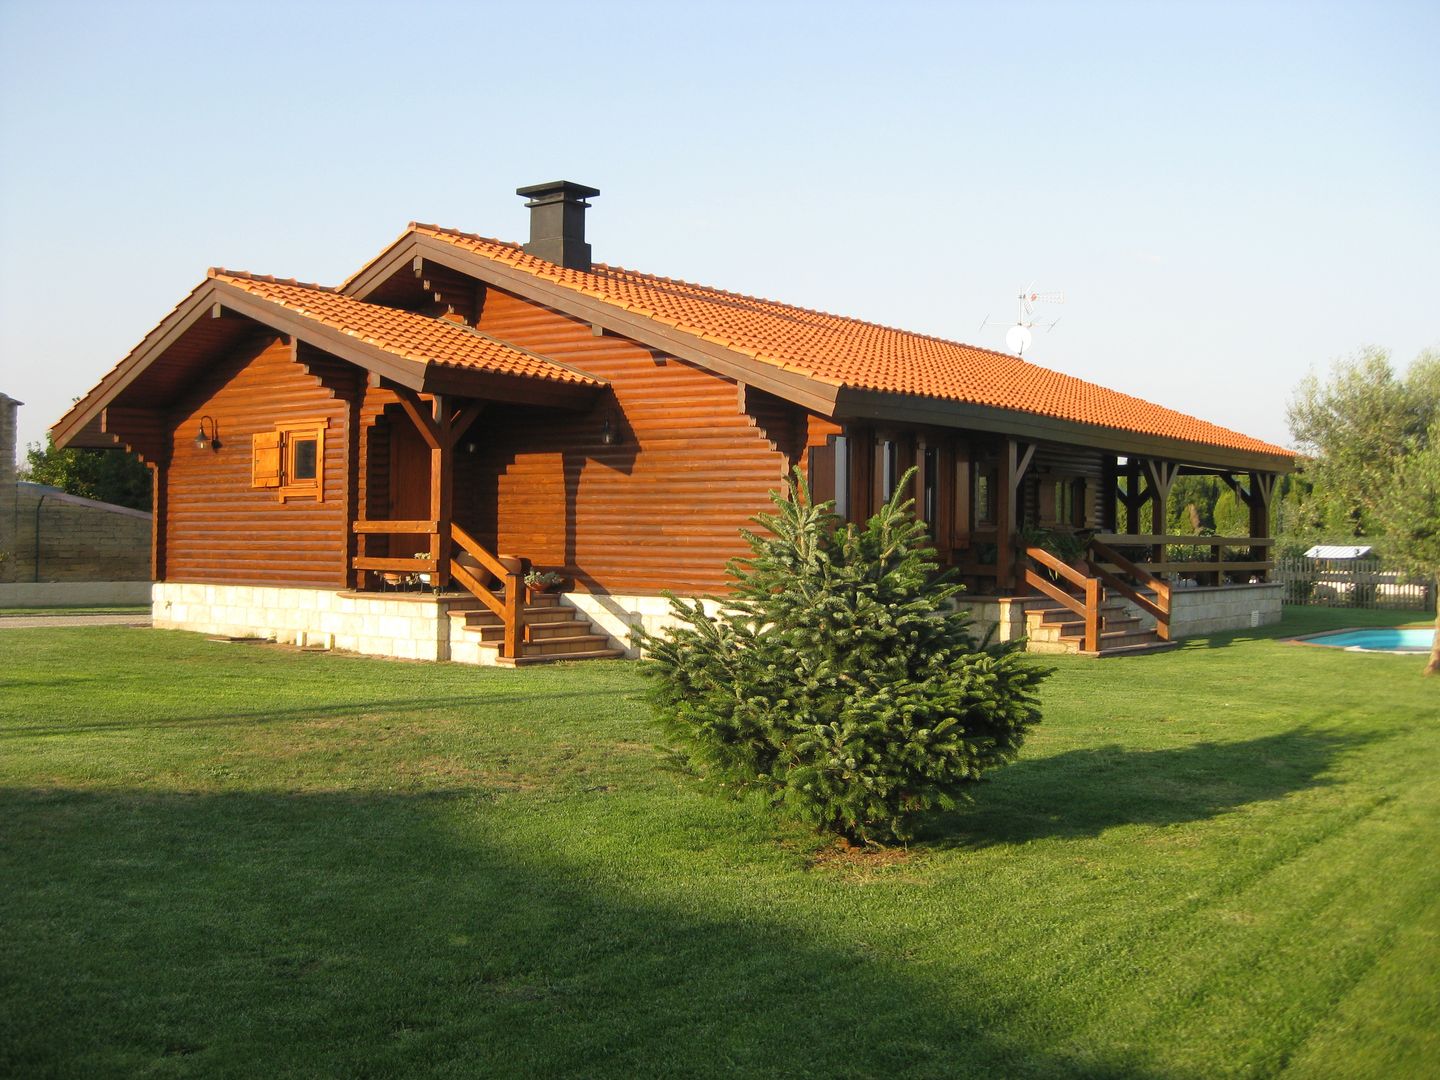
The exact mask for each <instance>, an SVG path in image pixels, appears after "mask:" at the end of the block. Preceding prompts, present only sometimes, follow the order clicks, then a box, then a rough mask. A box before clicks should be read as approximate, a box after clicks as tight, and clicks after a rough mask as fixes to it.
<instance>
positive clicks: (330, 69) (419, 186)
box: [0, 0, 1440, 443]
mask: <svg viewBox="0 0 1440 1080" xmlns="http://www.w3.org/2000/svg"><path fill="white" fill-rule="evenodd" d="M1437 40H1440V5H1437V4H1435V3H1433V2H1431V3H1359V2H1357V3H1353V4H1349V5H1333V6H1332V5H1325V4H1315V3H1296V4H1286V3H1275V4H1265V3H1254V4H1236V5H1230V4H1216V3H1194V4H1168V5H1167V4H1141V3H1133V4H1129V3H1122V4H1115V3H1094V4H1036V3H1024V2H1005V3H990V4H959V3H957V4H938V3H936V4H914V3H912V4H904V3H888V4H878V3H877V4H863V5H862V4H844V3H833V2H832V3H823V4H821V3H815V4H801V3H794V4H785V3H771V4H763V5H762V4H746V3H716V4H704V5H701V4H686V3H665V4H619V3H616V4H607V3H593V2H592V3H588V4H568V3H564V2H559V0H551V2H547V3H530V4H514V3H506V4H483V3H472V4H453V5H451V4H427V3H406V4H395V3H385V4H369V3H361V2H349V3H344V4H320V3H315V4H307V3H303V2H295V3H286V4H269V3H263V2H247V3H236V4H229V5H212V4H198V3H197V4H160V3H128V2H111V3H93V4H75V3H63V2H20V0H0V227H3V229H0V391H3V392H6V393H9V394H10V395H11V396H13V397H17V398H20V399H21V400H23V401H25V402H26V407H25V408H24V409H22V410H21V416H20V419H21V438H22V443H23V441H26V440H37V439H40V438H41V437H42V435H43V432H44V429H45V428H46V427H47V426H48V425H49V424H50V423H52V422H53V421H54V420H55V419H57V418H58V417H59V416H60V414H61V413H63V412H64V410H65V409H66V408H67V407H68V404H69V402H70V400H71V399H72V398H73V397H75V396H77V395H79V394H82V393H84V392H85V391H86V390H87V389H88V388H89V387H90V386H92V385H93V384H94V383H95V382H96V381H97V380H98V379H99V378H100V376H101V375H102V374H103V373H104V372H105V371H106V370H108V369H109V368H110V367H111V365H113V364H114V363H115V362H116V361H117V360H119V359H120V358H121V357H122V356H124V355H125V353H126V352H128V351H129V350H130V349H131V348H132V347H133V346H134V344H135V343H136V342H137V341H139V339H140V338H141V337H142V336H143V335H144V334H145V333H146V332H147V331H148V330H149V329H150V328H151V327H152V326H154V324H155V323H156V322H158V321H159V319H160V318H161V317H162V316H163V315H164V314H165V313H166V312H167V311H169V309H170V308H171V306H172V305H174V304H175V303H176V302H177V301H178V300H179V299H181V297H183V296H184V295H185V293H186V292H188V291H189V290H190V289H191V288H192V287H193V286H194V285H195V284H196V283H197V282H198V281H199V280H200V278H201V277H202V276H203V275H204V272H205V268H206V267H207V266H211V265H225V266H230V267H233V268H239V269H247V270H253V271H257V272H264V273H274V274H280V275H284V276H293V277H299V278H302V279H305V280H311V281H320V282H326V283H335V282H338V281H340V280H341V279H342V278H344V277H345V276H346V275H347V274H348V273H349V272H351V271H352V270H354V269H355V268H356V267H357V266H359V265H360V264H361V263H362V262H363V261H365V260H366V259H367V258H369V257H370V256H372V255H373V254H375V253H376V252H378V251H379V250H380V249H381V248H382V247H383V246H384V245H385V244H387V243H388V242H389V241H390V240H392V239H393V238H394V237H395V236H396V235H398V234H399V233H400V232H401V230H402V229H403V228H404V226H405V224H406V223H407V222H409V221H411V220H419V221H431V222H436V223H439V224H444V225H450V226H456V227H460V228H464V229H468V230H471V231H474V232H479V233H482V234H484V235H488V236H499V237H502V238H506V239H523V238H524V234H525V231H526V221H525V213H526V212H525V210H524V208H523V205H522V201H521V200H520V199H519V198H517V197H516V196H515V195H514V194H513V190H514V188H515V187H517V186H519V185H522V184H528V183H534V182H537V181H542V180H551V179H560V178H564V179H571V180H576V181H579V182H581V183H586V184H591V185H593V186H595V187H598V188H600V189H601V190H602V192H603V194H602V195H601V196H600V198H598V199H596V200H595V204H594V209H593V210H591V211H590V225H589V231H590V239H591V241H592V243H593V245H594V248H595V255H596V258H597V259H600V260H602V261H606V262H612V263H617V264H620V265H625V266H632V267H635V268H637V269H642V270H648V271H653V272H656V273H661V274H666V275H669V276H675V277H685V278H689V279H692V280H697V281H702V282H706V283H710V284H715V285H720V286H723V287H726V288H730V289H734V290H737V291H741V292H749V293H755V294H758V295H763V296H773V297H776V298H780V299H784V300H788V301H791V302H794V303H799V304H804V305H807V306H812V307H818V308H823V309H825V310H829V311H836V312H841V313H844V314H849V315H855V316H859V317H863V318H867V319H872V320H875V321H877V322H882V323H887V324H891V325H897V326H903V327H906V328H908V329H914V330H920V331H925V332H928V333H933V334H938V335H942V336H945V337H950V338H957V339H960V340H964V341H972V342H975V343H977V344H982V345H988V346H991V347H996V348H999V347H1002V345H1001V343H1002V340H1003V330H1004V324H1005V323H1006V322H1007V321H1009V320H1011V319H1013V311H1014V299H1013V297H1014V294H1015V293H1016V291H1017V290H1018V289H1019V288H1020V287H1022V286H1024V285H1026V284H1028V283H1030V282H1032V281H1033V282H1034V283H1035V284H1036V285H1037V286H1038V287H1040V288H1042V289H1063V290H1065V292H1066V293H1067V294H1068V301H1069V302H1068V303H1067V304H1066V306H1065V307H1063V308H1055V309H1054V314H1056V315H1063V318H1062V320H1061V322H1060V323H1059V325H1058V326H1057V327H1056V328H1055V329H1054V330H1053V331H1052V332H1050V333H1048V334H1044V335H1040V336H1039V337H1038V338H1037V341H1036V345H1035V347H1034V349H1033V350H1032V352H1031V354H1030V358H1031V359H1033V360H1034V361H1035V362H1037V363H1041V364H1044V365H1047V366H1050V367H1053V368H1056V369H1060V370H1063V371H1067V372H1070V373H1072V374H1075V375H1078V376H1081V377H1083V378H1087V379H1092V380H1094V381H1097V382H1100V383H1103V384H1106V385H1109V386H1113V387H1116V388H1119V389H1124V390H1127V391H1129V392H1131V393H1135V394H1138V395H1140V396H1142V397H1146V398H1149V399H1151V400H1154V401H1158V402H1160V403H1162V404H1165V405H1170V406H1173V407H1175V408H1179V409H1182V410H1184V411H1187V412H1191V413H1194V414H1196V415H1199V416H1202V417H1205V418H1206V419H1209V420H1213V421H1216V422H1218V423H1222V424H1225V425H1227V426H1230V427H1234V428H1238V429H1240V430H1242V431H1245V432H1247V433H1250V434H1253V435H1257V436H1260V437H1262V438H1268V439H1271V440H1273V441H1280V442H1287V441H1288V433H1287V431H1286V427H1285V420H1284V412H1285V404H1286V402H1287V400H1288V399H1289V397H1290V394H1291V391H1292V390H1293V388H1294V386H1295V384H1296V382H1297V381H1298V380H1299V379H1300V378H1301V377H1302V376H1303V375H1304V374H1305V373H1306V372H1307V371H1309V370H1311V369H1312V368H1313V369H1319V370H1324V369H1325V368H1326V367H1327V366H1328V364H1329V363H1330V361H1331V360H1332V359H1334V358H1335V357H1337V356H1342V355H1345V354H1348V353H1350V352H1353V351H1354V350H1355V349H1357V348H1358V347H1360V346H1362V345H1366V344H1371V343H1373V344H1378V345H1383V346H1388V347H1389V348H1391V349H1392V350H1393V352H1394V355H1395V356H1396V358H1397V359H1398V360H1399V361H1401V362H1402V363H1407V362H1408V361H1409V360H1410V359H1411V358H1412V357H1413V356H1414V355H1415V353H1416V352H1418V351H1419V350H1420V349H1421V348H1423V347H1425V346H1428V345H1434V344H1437V343H1440V271H1437V269H1436V267H1437V261H1436V260H1437V252H1440V195H1437V192H1440V74H1437V72H1440V65H1437V63H1436V58H1435V45H1436V41H1437ZM987 314H988V315H991V316H992V318H995V319H998V320H999V325H998V326H993V325H992V326H991V327H989V328H988V329H987V330H986V331H984V332H979V327H980V324H981V322H982V320H983V319H984V318H985V317H986V315H987Z"/></svg>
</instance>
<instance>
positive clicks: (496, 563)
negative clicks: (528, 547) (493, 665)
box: [450, 524, 530, 657]
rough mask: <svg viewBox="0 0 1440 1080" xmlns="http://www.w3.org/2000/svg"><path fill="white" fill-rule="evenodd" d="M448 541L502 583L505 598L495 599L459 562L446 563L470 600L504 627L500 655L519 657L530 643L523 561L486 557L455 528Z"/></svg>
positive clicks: (480, 548) (466, 567)
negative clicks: (499, 621) (480, 605)
mask: <svg viewBox="0 0 1440 1080" xmlns="http://www.w3.org/2000/svg"><path fill="white" fill-rule="evenodd" d="M450 538H451V539H452V540H454V541H455V545H456V546H457V547H459V548H460V549H461V550H462V551H464V552H465V553H466V554H468V555H469V556H470V557H471V558H472V559H474V560H475V561H476V562H477V563H479V564H480V566H481V567H483V568H484V569H485V570H486V571H488V572H489V573H491V574H493V575H494V576H495V577H497V578H499V579H500V581H501V582H502V583H503V586H504V593H505V595H504V596H503V597H501V596H496V595H495V594H494V593H493V592H491V591H490V589H489V588H488V587H487V586H486V585H485V584H484V582H482V581H481V580H480V578H479V576H478V575H476V574H475V573H473V572H472V571H471V569H470V568H469V567H468V566H466V565H465V564H464V563H463V562H461V561H459V560H457V559H451V560H450V575H451V577H453V578H454V579H455V580H456V581H457V582H459V583H460V584H461V585H463V586H465V588H466V589H467V590H468V591H469V592H470V594H471V595H472V596H474V597H475V598H476V599H477V600H479V601H480V602H481V603H482V604H484V605H485V606H486V607H487V608H489V609H490V610H491V611H493V612H494V613H495V614H496V615H498V616H499V617H500V620H501V621H502V622H503V623H504V624H505V641H504V645H503V648H502V649H501V652H500V655H501V656H511V657H515V656H519V655H520V652H521V649H522V648H523V646H524V644H525V642H527V641H529V640H530V628H529V627H528V626H527V625H526V624H525V560H524V559H517V558H513V557H511V556H508V555H492V554H490V552H488V551H486V550H485V549H484V548H483V547H481V546H480V544H479V542H478V541H477V540H476V539H475V538H474V537H473V536H471V535H470V534H469V533H467V532H466V531H465V530H464V529H462V528H460V526H459V525H454V524H452V525H451V526H450Z"/></svg>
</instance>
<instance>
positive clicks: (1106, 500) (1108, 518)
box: [1096, 454, 1120, 533]
mask: <svg viewBox="0 0 1440 1080" xmlns="http://www.w3.org/2000/svg"><path fill="white" fill-rule="evenodd" d="M1119 495H1120V483H1119V465H1118V463H1117V461H1116V458H1115V455H1114V454H1106V455H1105V457H1104V459H1103V460H1102V462H1101V477H1100V520H1099V521H1098V522H1097V523H1096V524H1098V525H1099V526H1100V529H1101V531H1103V532H1111V533H1113V532H1118V531H1119V528H1120V522H1119V519H1118V515H1117V512H1116V506H1115V504H1116V502H1117V501H1118V499H1119Z"/></svg>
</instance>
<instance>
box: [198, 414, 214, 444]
mask: <svg viewBox="0 0 1440 1080" xmlns="http://www.w3.org/2000/svg"><path fill="white" fill-rule="evenodd" d="M206 420H209V421H210V432H209V434H208V435H207V434H206V432H205V421H206ZM195 449H196V450H219V449H220V433H219V431H218V429H217V428H216V427H215V418H214V417H213V416H202V417H200V430H199V431H197V432H196V433H195Z"/></svg>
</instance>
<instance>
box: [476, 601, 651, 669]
mask: <svg viewBox="0 0 1440 1080" xmlns="http://www.w3.org/2000/svg"><path fill="white" fill-rule="evenodd" d="M451 617H452V618H454V619H457V620H460V622H461V624H462V629H463V630H464V633H465V634H466V636H467V637H470V638H472V639H474V640H475V641H476V644H477V645H479V647H480V648H482V649H485V650H489V651H493V652H498V651H499V649H500V648H501V646H502V644H503V643H504V640H505V623H504V621H503V620H502V619H501V618H500V616H498V615H496V614H495V613H494V612H492V611H490V610H489V609H488V608H482V609H481V610H479V611H463V612H459V611H457V612H454V613H452V615H451ZM525 627H526V629H527V631H528V632H529V637H530V640H529V641H527V642H525V643H524V644H523V645H522V646H521V655H519V656H515V657H511V656H496V657H495V658H494V659H495V662H496V663H497V664H500V665H502V666H504V667H519V666H521V665H527V664H547V663H554V662H556V661H559V660H618V659H620V658H621V657H623V656H624V655H625V650H624V649H623V648H613V647H612V646H611V644H610V638H609V637H608V636H607V635H605V634H603V633H600V632H599V631H597V630H596V628H595V625H594V624H593V623H592V622H591V621H590V620H589V619H587V618H585V617H584V615H582V614H581V613H580V612H579V611H578V610H576V609H575V608H573V607H569V606H568V605H564V604H561V603H560V598H559V597H558V596H554V595H550V594H545V593H541V594H539V595H537V596H534V597H532V598H531V602H530V603H529V604H526V605H525Z"/></svg>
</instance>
